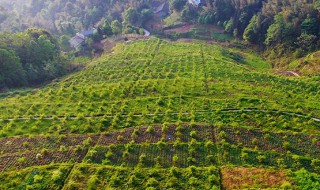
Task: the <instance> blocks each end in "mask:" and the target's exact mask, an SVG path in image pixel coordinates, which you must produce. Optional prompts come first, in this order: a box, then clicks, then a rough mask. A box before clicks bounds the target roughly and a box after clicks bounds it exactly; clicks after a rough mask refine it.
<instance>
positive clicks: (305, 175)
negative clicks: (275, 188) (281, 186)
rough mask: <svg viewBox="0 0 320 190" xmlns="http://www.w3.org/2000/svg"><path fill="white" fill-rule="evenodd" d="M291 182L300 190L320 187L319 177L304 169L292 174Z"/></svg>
mask: <svg viewBox="0 0 320 190" xmlns="http://www.w3.org/2000/svg"><path fill="white" fill-rule="evenodd" d="M293 180H294V181H295V182H296V184H297V186H298V187H299V188H300V189H302V190H307V189H317V188H319V186H320V176H319V175H318V174H315V173H310V172H308V171H306V170H305V169H301V170H299V171H296V172H294V173H293Z"/></svg>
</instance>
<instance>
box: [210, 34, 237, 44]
mask: <svg viewBox="0 0 320 190" xmlns="http://www.w3.org/2000/svg"><path fill="white" fill-rule="evenodd" d="M211 38H212V39H213V40H217V41H219V42H225V41H232V40H234V37H233V36H231V35H230V34H223V33H216V32H213V33H212V34H211Z"/></svg>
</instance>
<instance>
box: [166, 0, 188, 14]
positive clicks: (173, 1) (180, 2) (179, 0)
mask: <svg viewBox="0 0 320 190" xmlns="http://www.w3.org/2000/svg"><path fill="white" fill-rule="evenodd" d="M169 2H170V5H171V7H172V9H174V10H175V11H178V12H180V11H181V10H182V9H183V7H184V6H185V5H186V3H187V0H170V1H169Z"/></svg>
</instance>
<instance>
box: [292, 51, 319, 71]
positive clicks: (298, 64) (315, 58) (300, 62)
mask: <svg viewBox="0 0 320 190" xmlns="http://www.w3.org/2000/svg"><path fill="white" fill-rule="evenodd" d="M288 68H289V69H291V70H295V71H297V72H299V73H300V74H302V75H305V76H319V75H320V51H317V52H314V53H312V54H309V55H307V56H305V57H302V58H300V59H297V60H295V61H293V62H292V63H290V64H289V66H288Z"/></svg>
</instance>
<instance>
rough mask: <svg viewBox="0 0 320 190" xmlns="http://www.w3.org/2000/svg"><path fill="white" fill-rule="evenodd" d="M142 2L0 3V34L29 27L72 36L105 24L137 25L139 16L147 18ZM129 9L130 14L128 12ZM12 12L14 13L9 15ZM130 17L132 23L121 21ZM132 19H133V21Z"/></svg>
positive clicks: (46, 0)
mask: <svg viewBox="0 0 320 190" xmlns="http://www.w3.org/2000/svg"><path fill="white" fill-rule="evenodd" d="M148 2H149V1H146V0H121V1H116V0H91V1H86V0H80V1H75V0H27V3H25V1H23V3H22V2H21V0H13V1H6V0H5V1H3V2H0V9H1V10H2V11H1V13H0V30H2V31H21V30H25V29H27V28H29V27H39V28H46V29H48V30H49V31H51V32H54V33H58V34H70V35H73V34H74V33H75V32H77V31H83V30H86V29H88V28H90V27H93V26H95V25H98V24H101V25H103V23H104V22H105V21H107V22H108V23H110V24H111V22H112V21H119V22H120V23H122V21H123V23H128V24H130V23H132V24H138V23H139V22H140V23H141V22H142V21H143V20H142V19H140V17H139V16H140V14H142V15H146V14H147V15H148V14H149V13H150V11H148V10H149V9H150V6H149V4H148ZM130 7H134V8H135V9H134V11H133V12H132V11H131V12H130V9H129V8H130ZM12 10H14V11H12ZM128 14H133V15H132V16H133V17H132V18H133V20H127V21H126V20H124V17H125V15H128ZM135 16H136V17H135Z"/></svg>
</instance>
